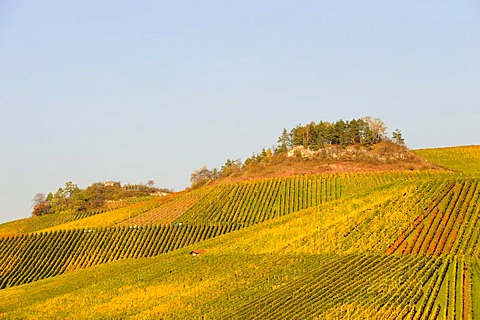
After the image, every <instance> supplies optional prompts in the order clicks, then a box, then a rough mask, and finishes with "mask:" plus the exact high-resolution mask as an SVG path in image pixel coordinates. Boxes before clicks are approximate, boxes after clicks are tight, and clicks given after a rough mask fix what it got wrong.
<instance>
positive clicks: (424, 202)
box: [0, 147, 480, 319]
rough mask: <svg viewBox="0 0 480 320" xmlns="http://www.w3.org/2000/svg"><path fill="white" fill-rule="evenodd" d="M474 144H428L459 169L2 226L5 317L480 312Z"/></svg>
mask: <svg viewBox="0 0 480 320" xmlns="http://www.w3.org/2000/svg"><path fill="white" fill-rule="evenodd" d="M466 148H467V149H468V153H465V147H459V148H456V149H455V148H446V149H432V150H419V151H417V153H418V154H420V155H422V156H424V157H425V158H427V159H428V160H429V161H431V162H434V163H435V164H437V165H439V166H441V167H443V168H446V169H450V170H453V171H441V170H438V171H398V172H383V173H382V172H375V173H341V174H340V173H338V174H319V175H302V176H293V177H286V178H272V179H262V180H253V181H246V182H232V183H228V184H217V185H214V186H206V187H204V188H200V189H197V190H193V191H190V192H183V193H179V194H177V195H175V196H172V197H169V198H168V199H161V198H155V197H151V198H146V199H142V201H138V202H135V203H132V204H130V205H128V206H126V207H123V208H119V209H116V210H111V211H108V212H103V213H96V214H92V215H89V216H84V217H76V218H73V217H62V216H61V215H59V216H50V217H49V216H43V217H37V218H35V219H36V220H37V221H36V222H35V223H33V222H32V221H33V220H30V219H24V220H20V221H16V222H11V223H7V224H3V225H0V235H3V238H0V287H1V288H2V289H0V318H6V319H10V318H11V319H17V318H18V319H20V318H22V319H23V318H35V319H37V318H40V319H51V318H129V317H132V318H141V319H142V318H174V319H202V318H204V319H315V318H318V319H480V304H479V303H478V301H480V265H479V261H480V260H479V258H480V244H479V241H480V177H478V175H477V173H478V172H480V161H475V160H474V159H475V156H478V150H479V148H478V147H466ZM470 149H472V150H470ZM475 150H477V151H475ZM423 153H425V155H424V154H423ZM427 153H428V154H429V155H430V156H427V155H426V154H427ZM466 154H467V155H468V156H466ZM442 155H443V156H442ZM456 156H457V157H458V161H455V157H456ZM465 159H468V160H465ZM472 159H473V160H472ZM32 219H33V218H32ZM34 226H35V227H34ZM192 249H203V250H205V251H204V253H202V254H200V255H198V256H191V255H190V254H189V253H190V251H191V250H192Z"/></svg>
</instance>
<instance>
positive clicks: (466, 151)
mask: <svg viewBox="0 0 480 320" xmlns="http://www.w3.org/2000/svg"><path fill="white" fill-rule="evenodd" d="M414 152H415V153H416V154H418V155H420V156H422V157H424V158H425V159H427V160H428V161H430V162H432V163H434V164H436V165H438V166H440V167H443V168H446V169H450V170H454V171H457V172H460V173H465V174H473V175H480V146H479V145H475V146H461V147H448V148H435V149H420V150H415V151H414Z"/></svg>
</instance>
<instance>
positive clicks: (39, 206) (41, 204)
mask: <svg viewBox="0 0 480 320" xmlns="http://www.w3.org/2000/svg"><path fill="white" fill-rule="evenodd" d="M32 207H33V211H32V215H33V216H42V215H44V214H47V213H49V212H50V203H49V202H48V201H47V197H46V196H45V193H37V194H35V196H34V197H33V199H32Z"/></svg>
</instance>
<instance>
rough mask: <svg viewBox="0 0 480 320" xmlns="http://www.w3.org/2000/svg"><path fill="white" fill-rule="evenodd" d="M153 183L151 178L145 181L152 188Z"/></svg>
mask: <svg viewBox="0 0 480 320" xmlns="http://www.w3.org/2000/svg"><path fill="white" fill-rule="evenodd" d="M154 185H155V181H153V180H148V181H147V186H148V187H150V188H153V186H154Z"/></svg>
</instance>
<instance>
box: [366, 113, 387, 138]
mask: <svg viewBox="0 0 480 320" xmlns="http://www.w3.org/2000/svg"><path fill="white" fill-rule="evenodd" d="M362 120H363V121H365V122H366V123H367V125H368V128H369V129H370V131H371V134H372V137H373V143H377V142H380V141H382V139H383V138H385V130H387V127H386V126H385V124H384V123H383V121H382V120H381V119H379V118H375V119H372V118H371V117H364V118H362Z"/></svg>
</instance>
